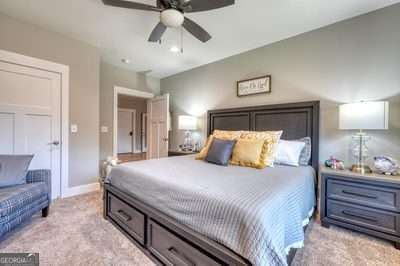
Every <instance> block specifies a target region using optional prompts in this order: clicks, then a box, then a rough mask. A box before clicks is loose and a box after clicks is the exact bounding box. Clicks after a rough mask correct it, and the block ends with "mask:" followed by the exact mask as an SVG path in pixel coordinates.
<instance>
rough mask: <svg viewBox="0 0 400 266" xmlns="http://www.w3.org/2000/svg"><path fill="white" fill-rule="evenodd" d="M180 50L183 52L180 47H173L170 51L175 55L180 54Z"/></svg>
mask: <svg viewBox="0 0 400 266" xmlns="http://www.w3.org/2000/svg"><path fill="white" fill-rule="evenodd" d="M180 50H181V49H179V47H178V46H176V45H174V46H172V47H171V49H170V51H171V52H172V53H174V54H176V53H179V51H180Z"/></svg>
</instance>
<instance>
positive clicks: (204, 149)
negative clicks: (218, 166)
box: [196, 135, 214, 160]
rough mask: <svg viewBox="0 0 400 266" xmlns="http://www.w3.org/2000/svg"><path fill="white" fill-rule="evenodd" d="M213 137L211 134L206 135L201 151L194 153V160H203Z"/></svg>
mask: <svg viewBox="0 0 400 266" xmlns="http://www.w3.org/2000/svg"><path fill="white" fill-rule="evenodd" d="M213 139H214V137H213V135H210V136H209V137H208V139H207V142H206V144H205V145H204V147H203V148H202V149H201V151H200V152H199V153H198V154H197V155H196V160H204V159H205V158H206V157H207V153H208V150H209V149H210V146H211V143H212V141H213Z"/></svg>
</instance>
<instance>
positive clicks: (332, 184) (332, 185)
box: [326, 179, 400, 211]
mask: <svg viewBox="0 0 400 266" xmlns="http://www.w3.org/2000/svg"><path fill="white" fill-rule="evenodd" d="M326 186H327V187H326V192H327V197H328V198H329V199H337V200H345V201H348V202H354V203H357V204H363V205H366V206H371V207H375V208H380V209H385V210H389V211H400V190H399V189H395V188H390V187H387V186H372V185H367V184H360V183H356V182H347V181H342V180H336V179H328V181H327V184H326Z"/></svg>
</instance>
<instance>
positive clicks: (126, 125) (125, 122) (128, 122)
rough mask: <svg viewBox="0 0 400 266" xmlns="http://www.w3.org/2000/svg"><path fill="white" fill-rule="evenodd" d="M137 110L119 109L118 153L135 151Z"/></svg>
mask: <svg viewBox="0 0 400 266" xmlns="http://www.w3.org/2000/svg"><path fill="white" fill-rule="evenodd" d="M135 117H136V111H135V110H125V109H118V153H133V152H134V150H135V141H134V136H135V123H136V121H135Z"/></svg>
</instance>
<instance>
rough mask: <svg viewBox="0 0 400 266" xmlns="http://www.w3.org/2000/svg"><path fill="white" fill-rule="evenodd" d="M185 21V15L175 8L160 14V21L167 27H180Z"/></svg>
mask: <svg viewBox="0 0 400 266" xmlns="http://www.w3.org/2000/svg"><path fill="white" fill-rule="evenodd" d="M184 19H185V17H184V15H183V14H182V13H181V12H180V11H178V10H176V9H174V8H169V9H166V10H163V11H162V12H161V13H160V20H161V22H162V23H163V24H164V25H165V26H167V27H171V28H177V27H180V26H181V25H182V24H183V21H184Z"/></svg>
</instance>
